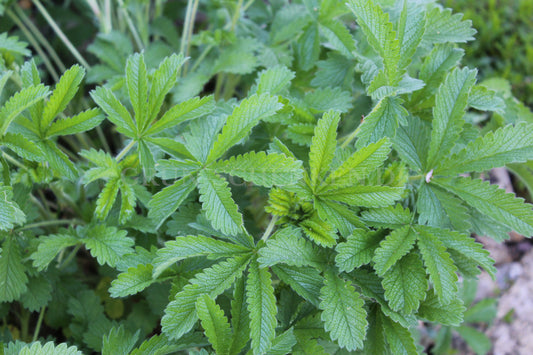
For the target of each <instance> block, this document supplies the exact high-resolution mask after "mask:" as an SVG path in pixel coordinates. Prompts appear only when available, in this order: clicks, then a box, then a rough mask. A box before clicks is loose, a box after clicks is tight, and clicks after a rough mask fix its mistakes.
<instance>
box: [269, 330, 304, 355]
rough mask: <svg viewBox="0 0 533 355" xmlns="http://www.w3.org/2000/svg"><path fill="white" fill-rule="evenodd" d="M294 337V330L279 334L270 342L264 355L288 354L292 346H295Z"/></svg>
mask: <svg viewBox="0 0 533 355" xmlns="http://www.w3.org/2000/svg"><path fill="white" fill-rule="evenodd" d="M296 342H297V340H296V337H295V335H294V329H293V328H289V330H287V331H285V332H284V333H281V334H280V335H278V336H277V337H275V338H274V340H272V346H271V347H270V349H268V351H267V352H266V355H285V354H290V353H291V350H292V348H293V346H294V345H296Z"/></svg>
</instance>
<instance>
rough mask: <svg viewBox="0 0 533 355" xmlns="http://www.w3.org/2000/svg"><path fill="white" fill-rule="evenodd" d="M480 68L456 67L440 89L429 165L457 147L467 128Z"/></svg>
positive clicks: (434, 113)
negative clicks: (458, 140) (462, 133)
mask: <svg viewBox="0 0 533 355" xmlns="http://www.w3.org/2000/svg"><path fill="white" fill-rule="evenodd" d="M476 74H477V70H469V69H468V68H463V69H455V70H454V71H452V72H451V73H450V74H448V76H447V77H446V80H445V81H444V83H443V84H442V85H441V87H440V88H439V91H438V93H437V96H436V98H435V106H434V108H433V116H434V118H433V121H432V124H433V130H432V131H431V143H430V145H429V155H428V164H427V165H428V166H429V167H435V166H436V165H437V164H438V163H439V161H440V160H442V158H444V157H446V156H447V155H448V153H449V152H450V150H451V149H452V148H453V146H454V144H455V142H456V141H457V139H459V134H460V133H461V130H462V129H463V124H464V119H463V116H464V113H465V109H466V106H467V103H468V94H469V93H470V89H471V88H472V86H473V85H474V83H475V81H476Z"/></svg>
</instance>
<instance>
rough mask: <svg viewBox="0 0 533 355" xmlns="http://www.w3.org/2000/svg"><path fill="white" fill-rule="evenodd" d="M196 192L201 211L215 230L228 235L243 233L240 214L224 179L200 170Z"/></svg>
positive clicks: (210, 172)
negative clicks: (198, 192) (198, 194)
mask: <svg viewBox="0 0 533 355" xmlns="http://www.w3.org/2000/svg"><path fill="white" fill-rule="evenodd" d="M198 190H199V191H200V202H202V209H203V210H204V211H205V214H206V217H207V219H208V220H209V221H210V222H211V224H212V225H213V227H214V228H215V229H217V230H220V231H221V232H222V233H223V234H228V235H235V234H239V233H241V232H242V231H243V228H244V225H243V220H242V214H241V213H240V212H239V207H238V206H237V204H236V203H235V201H233V198H232V197H231V190H230V189H229V187H228V182H227V181H226V180H225V179H224V178H222V177H221V176H219V175H217V174H215V173H213V172H212V171H210V170H201V171H200V173H199V174H198Z"/></svg>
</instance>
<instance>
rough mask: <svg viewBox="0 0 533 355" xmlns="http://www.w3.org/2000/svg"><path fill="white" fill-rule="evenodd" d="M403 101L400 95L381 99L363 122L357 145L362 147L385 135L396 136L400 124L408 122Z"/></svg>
mask: <svg viewBox="0 0 533 355" xmlns="http://www.w3.org/2000/svg"><path fill="white" fill-rule="evenodd" d="M402 103H403V100H402V99H400V98H398V97H391V96H387V97H384V98H383V99H381V100H380V101H379V102H378V103H377V104H376V106H374V108H373V109H372V111H371V112H370V113H369V114H368V115H367V116H366V117H365V118H364V120H363V123H361V126H360V127H361V128H360V130H359V133H358V135H357V142H356V146H357V147H358V148H361V147H364V146H366V145H368V144H370V143H374V142H377V141H379V140H381V139H382V138H383V137H390V138H392V137H394V136H395V135H396V129H397V128H398V125H399V124H400V122H406V118H407V116H408V112H407V110H406V109H405V108H404V107H403V106H402Z"/></svg>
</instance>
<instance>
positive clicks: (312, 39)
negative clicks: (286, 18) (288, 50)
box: [295, 24, 320, 71]
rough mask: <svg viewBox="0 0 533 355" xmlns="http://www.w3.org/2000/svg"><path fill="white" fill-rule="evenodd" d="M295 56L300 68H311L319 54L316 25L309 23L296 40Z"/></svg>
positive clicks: (318, 38)
mask: <svg viewBox="0 0 533 355" xmlns="http://www.w3.org/2000/svg"><path fill="white" fill-rule="evenodd" d="M295 52H296V58H297V59H298V65H299V67H300V68H301V69H302V70H306V71H307V70H310V69H311V68H313V67H314V66H315V64H316V62H317V60H318V59H319V56H320V37H319V33H318V26H316V25H315V24H310V25H309V26H307V28H306V29H305V31H304V32H303V33H302V35H301V36H300V37H299V38H298V40H297V42H296V51H295Z"/></svg>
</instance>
